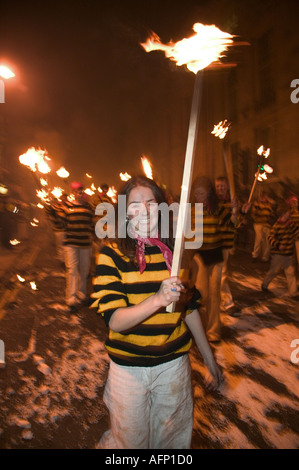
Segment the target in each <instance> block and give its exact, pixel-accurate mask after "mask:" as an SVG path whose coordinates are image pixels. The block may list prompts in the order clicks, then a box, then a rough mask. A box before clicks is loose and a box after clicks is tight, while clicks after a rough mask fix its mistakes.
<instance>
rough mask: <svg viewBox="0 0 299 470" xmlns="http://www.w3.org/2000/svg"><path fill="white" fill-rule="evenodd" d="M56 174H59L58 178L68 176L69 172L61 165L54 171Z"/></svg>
mask: <svg viewBox="0 0 299 470" xmlns="http://www.w3.org/2000/svg"><path fill="white" fill-rule="evenodd" d="M56 174H57V175H58V176H59V178H68V177H69V176H70V174H69V172H68V171H67V170H66V169H65V168H64V167H63V166H61V167H60V168H59V170H57V171H56Z"/></svg>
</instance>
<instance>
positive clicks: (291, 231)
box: [262, 204, 299, 297]
mask: <svg viewBox="0 0 299 470" xmlns="http://www.w3.org/2000/svg"><path fill="white" fill-rule="evenodd" d="M290 215H291V211H290V206H289V205H288V204H283V205H282V206H281V207H280V209H279V218H278V220H277V221H276V223H275V224H274V225H273V227H272V229H271V230H270V234H269V242H270V246H271V265H270V269H269V271H268V272H267V274H266V276H265V278H264V280H263V283H262V290H263V291H264V292H267V291H268V285H269V284H270V282H271V281H272V279H274V277H275V276H277V274H278V273H279V271H280V270H281V269H283V270H284V273H285V276H286V278H287V284H288V292H289V295H290V296H292V297H294V296H297V295H298V290H297V282H296V274H295V266H294V251H295V240H296V239H297V238H298V235H299V226H298V223H296V222H294V221H292V219H291V218H290Z"/></svg>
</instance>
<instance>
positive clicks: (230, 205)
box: [215, 176, 239, 316]
mask: <svg viewBox="0 0 299 470" xmlns="http://www.w3.org/2000/svg"><path fill="white" fill-rule="evenodd" d="M215 190H216V194H217V197H218V203H219V205H220V206H223V207H224V208H225V209H227V210H229V211H230V212H231V220H232V224H229V225H222V226H221V227H220V231H221V236H222V255H223V264H222V271H221V285H220V295H221V310H222V311H224V312H225V313H227V314H229V315H232V316H236V315H238V314H239V309H237V307H236V305H235V302H234V299H233V296H232V293H231V289H230V285H229V270H228V262H229V257H230V255H231V254H232V251H233V248H234V242H235V232H236V229H235V226H236V224H237V217H238V214H237V207H238V203H237V200H233V201H231V198H230V194H229V186H228V180H227V178H226V177H225V176H219V177H217V178H216V179H215Z"/></svg>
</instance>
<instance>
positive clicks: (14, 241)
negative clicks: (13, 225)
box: [9, 238, 21, 246]
mask: <svg viewBox="0 0 299 470" xmlns="http://www.w3.org/2000/svg"><path fill="white" fill-rule="evenodd" d="M9 243H10V244H11V245H13V246H15V245H18V244H19V243H21V242H20V241H19V240H17V239H16V238H15V239H14V240H9Z"/></svg>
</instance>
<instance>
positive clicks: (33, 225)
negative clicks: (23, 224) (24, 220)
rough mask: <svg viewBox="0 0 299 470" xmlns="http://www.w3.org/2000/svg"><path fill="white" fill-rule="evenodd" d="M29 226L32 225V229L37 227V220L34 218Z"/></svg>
mask: <svg viewBox="0 0 299 470" xmlns="http://www.w3.org/2000/svg"><path fill="white" fill-rule="evenodd" d="M30 224H31V225H32V227H37V226H38V224H39V220H38V219H36V218H35V217H34V219H33V220H32V221H31V222H30Z"/></svg>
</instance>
